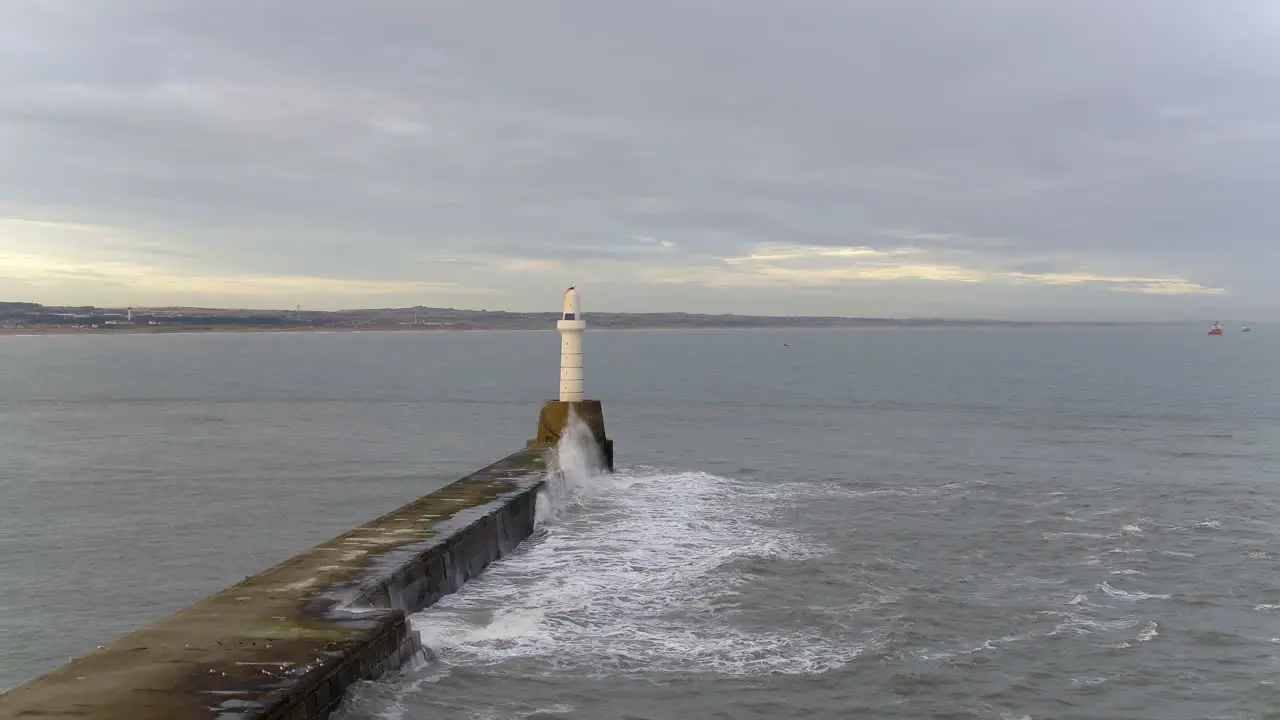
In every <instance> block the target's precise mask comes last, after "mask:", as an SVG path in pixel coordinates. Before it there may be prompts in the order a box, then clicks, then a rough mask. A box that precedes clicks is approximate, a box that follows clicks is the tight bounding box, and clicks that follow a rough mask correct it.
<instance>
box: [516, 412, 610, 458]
mask: <svg viewBox="0 0 1280 720" xmlns="http://www.w3.org/2000/svg"><path fill="white" fill-rule="evenodd" d="M570 412H572V413H573V414H574V415H576V416H577V417H578V419H579V420H581V421H582V423H583V424H584V425H586V426H587V429H588V430H590V431H591V436H592V437H593V438H595V441H596V445H597V446H598V447H599V448H600V453H601V455H602V457H603V458H604V462H605V467H607V468H609V471H610V472H612V471H613V441H612V440H610V439H609V438H608V436H607V435H605V432H604V406H602V405H601V404H600V401H599V400H579V401H576V402H566V401H564V400H548V401H547V402H546V403H545V404H544V405H543V406H542V411H541V412H539V413H538V434H537V436H536V437H534V438H533V439H532V440H530V441H529V442H528V443H527V447H530V448H550V447H555V445H556V443H558V442H560V436H561V435H564V431H565V428H567V427H568V426H569V414H570Z"/></svg>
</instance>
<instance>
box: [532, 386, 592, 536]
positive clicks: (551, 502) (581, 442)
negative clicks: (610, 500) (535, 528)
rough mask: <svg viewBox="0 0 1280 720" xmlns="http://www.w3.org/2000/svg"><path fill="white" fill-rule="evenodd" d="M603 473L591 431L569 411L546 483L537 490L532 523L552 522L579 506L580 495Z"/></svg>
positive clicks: (575, 414) (581, 496)
mask: <svg viewBox="0 0 1280 720" xmlns="http://www.w3.org/2000/svg"><path fill="white" fill-rule="evenodd" d="M604 473H605V462H604V455H603V454H602V453H601V451H600V446H599V444H597V443H596V440H595V437H594V436H593V435H592V434H591V429H590V428H588V427H587V425H586V423H584V422H582V419H581V418H579V417H578V415H577V413H575V412H574V411H573V409H572V408H570V409H569V419H568V422H566V423H565V429H564V433H563V434H562V435H561V436H560V442H558V443H556V449H555V452H554V453H553V454H552V457H551V459H550V462H549V469H548V471H547V481H546V482H545V483H543V486H542V489H541V490H539V491H538V496H537V501H536V503H535V506H534V524H535V525H543V524H545V523H548V522H551V521H553V520H555V519H556V518H557V517H558V516H559V515H560V513H561V512H563V511H564V510H565V509H566V508H568V507H571V506H573V505H576V504H580V503H581V502H582V500H583V497H584V494H585V493H587V492H589V491H590V490H591V489H592V487H593V484H594V483H595V482H597V481H599V480H601V479H602V477H603V475H604Z"/></svg>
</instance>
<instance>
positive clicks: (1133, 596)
mask: <svg viewBox="0 0 1280 720" xmlns="http://www.w3.org/2000/svg"><path fill="white" fill-rule="evenodd" d="M1098 589H1099V590H1101V591H1102V592H1104V593H1106V594H1107V595H1109V596H1110V597H1113V598H1119V599H1121V600H1129V601H1133V602H1136V601H1138V600H1168V599H1169V595H1165V594H1157V593H1144V592H1137V591H1130V590H1121V589H1119V588H1115V587H1112V586H1111V583H1109V582H1106V581H1103V582H1101V583H1098Z"/></svg>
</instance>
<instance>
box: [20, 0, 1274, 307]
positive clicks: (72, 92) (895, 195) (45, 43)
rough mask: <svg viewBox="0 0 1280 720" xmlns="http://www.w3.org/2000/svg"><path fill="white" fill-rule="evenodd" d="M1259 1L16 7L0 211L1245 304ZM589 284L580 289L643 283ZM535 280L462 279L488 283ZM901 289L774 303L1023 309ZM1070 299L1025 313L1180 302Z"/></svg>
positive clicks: (417, 253)
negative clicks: (1147, 285)
mask: <svg viewBox="0 0 1280 720" xmlns="http://www.w3.org/2000/svg"><path fill="white" fill-rule="evenodd" d="M1272 8H1273V6H1272V4H1270V3H1268V2H1265V1H1264V0H1255V1H1253V2H1246V1H1240V2H1225V3H1214V4H1206V3H1202V2H1192V1H1185V0H1130V1H1128V2H1126V3H1123V4H1116V3H1108V2H1104V1H1103V0H1088V1H1086V2H1078V1H1074V0H1073V1H1068V0H1046V1H1044V2H1037V3H1025V2H1016V1H1014V0H971V1H970V2H965V3H945V2H931V1H928V0H894V1H892V2H891V1H889V0H885V1H884V2H870V3H847V2H836V1H835V0H831V1H829V2H823V1H819V0H798V1H797V2H788V3H780V2H765V1H764V0H741V1H739V2H735V3H724V2H712V1H711V0H684V1H679V2H678V1H676V0H655V1H654V2H646V3H585V2H568V1H567V0H565V1H551V0H549V1H548V2H542V3H536V4H535V3H518V2H506V3H498V2H477V3H411V2H393V1H392V0H371V1H370V2H365V3H346V2H338V1H337V0H315V1H313V2H306V3H303V2H297V1H286V0H262V1H261V2H256V3H237V4H234V5H229V4H227V3H225V2H215V1H214V0H188V1H186V2H181V3H174V2H163V1H161V0H97V1H94V2H90V1H87V0H85V1H77V2H71V1H69V0H59V1H56V2H36V1H35V0H18V1H17V2H16V3H14V4H13V5H12V8H11V9H10V10H9V11H8V14H9V16H10V18H9V19H10V20H12V22H9V23H6V25H7V26H8V27H9V30H7V31H5V30H0V151H3V153H4V157H5V162H4V163H3V164H0V197H2V198H4V200H3V202H0V214H4V213H8V214H10V215H12V216H16V217H24V216H28V215H30V214H32V213H36V214H41V215H42V217H46V219H48V218H47V216H49V215H53V216H54V219H57V218H63V219H67V220H73V221H92V222H102V223H106V224H115V225H120V226H126V227H130V228H135V229H137V230H138V231H139V232H143V233H147V234H148V236H149V237H153V238H155V237H159V238H161V239H162V240H163V242H164V243H166V244H167V245H168V246H169V247H171V248H172V251H173V252H175V253H178V255H175V256H174V258H175V260H174V262H179V263H181V262H183V258H186V262H188V263H189V264H191V265H193V266H197V265H198V266H199V267H201V268H204V269H214V270H222V271H227V272H233V271H240V272H255V273H284V272H303V273H307V274H316V275H323V274H334V273H341V274H344V276H349V277H360V278H369V279H373V278H377V277H388V278H400V277H403V275H404V274H405V273H406V272H408V270H407V268H414V267H415V263H421V262H423V261H424V259H430V258H437V257H452V258H454V259H455V260H462V261H464V262H463V263H462V264H454V265H452V266H449V267H447V268H446V267H445V266H446V265H448V264H447V263H438V262H429V263H427V264H425V265H424V266H422V267H417V268H415V269H413V270H412V272H413V273H415V275H414V277H421V278H425V279H432V280H435V279H442V278H443V277H444V276H447V275H450V274H457V273H463V274H465V275H466V277H468V278H469V279H472V280H476V279H478V278H481V277H483V275H484V274H485V272H489V271H493V272H496V270H492V268H495V267H496V263H497V260H496V259H497V258H501V257H504V256H505V257H523V258H531V259H543V260H551V259H556V258H559V257H564V256H566V255H568V254H572V255H573V256H574V257H575V258H578V259H580V260H582V261H584V262H589V261H595V260H598V261H607V262H623V263H639V264H647V265H650V266H667V265H672V264H679V263H681V262H696V263H701V262H710V261H714V260H715V259H716V258H724V257H732V256H737V255H742V254H746V253H748V252H749V251H750V248H751V247H752V246H753V245H755V244H760V243H794V244H810V245H833V246H840V245H859V246H869V247H875V248H880V249H892V248H894V247H903V246H910V247H915V248H921V249H924V250H926V251H928V252H930V253H932V257H933V258H935V259H936V260H938V261H957V262H958V261H961V260H963V261H965V262H970V263H985V264H986V265H987V266H991V267H995V268H1004V269H1010V268H1052V270H1053V271H1054V272H1068V271H1071V270H1072V269H1083V270H1088V271H1093V272H1097V271H1099V270H1100V269H1106V268H1108V267H1116V268H1121V269H1122V271H1123V272H1124V273H1137V272H1146V273H1149V274H1152V275H1156V276H1164V275H1169V274H1177V275H1183V276H1186V277H1188V278H1189V279H1191V280H1192V281H1195V282H1204V283H1209V284H1214V285H1217V286H1223V287H1228V288H1229V289H1230V290H1231V291H1232V293H1233V297H1234V298H1235V300H1234V301H1235V302H1241V303H1253V304H1255V305H1258V304H1265V303H1266V302H1269V298H1268V297H1267V295H1266V293H1267V292H1268V290H1269V287H1270V283H1269V278H1270V277H1271V276H1273V275H1274V273H1275V271H1276V270H1277V269H1280V268H1277V267H1276V265H1277V264H1280V258H1278V257H1277V255H1280V254H1277V253H1275V252H1274V250H1272V248H1274V247H1275V244H1274V243H1275V241H1274V238H1275V237H1277V233H1280V217H1278V216H1277V213H1280V210H1276V209H1274V208H1275V207H1277V205H1276V203H1274V202H1273V200H1272V198H1273V197H1274V196H1275V194H1276V190H1277V189H1280V166H1277V165H1276V164H1275V163H1274V162H1271V161H1270V160H1268V158H1269V157H1274V156H1275V155H1274V154H1275V153H1276V151H1277V150H1280V142H1278V141H1280V98H1278V97H1277V96H1276V95H1275V94H1274V93H1271V92H1270V91H1269V88H1270V87H1271V86H1273V85H1274V82H1275V80H1276V79H1277V77H1276V76H1277V74H1278V73H1280V50H1277V49H1276V48H1278V47H1280V44H1277V42H1276V41H1277V39H1280V37H1277V35H1278V33H1277V15H1276V14H1275V13H1274V11H1273V10H1272ZM634 236H647V237H653V238H657V239H660V240H665V241H668V242H670V243H674V245H675V248H676V250H675V251H664V252H656V251H650V250H648V249H643V248H642V245H641V244H637V243H636V242H635V241H634V240H632V239H630V238H633V237H634ZM468 254H470V257H467V256H468ZM459 268H461V269H459ZM1117 272H1120V271H1119V270H1118V271H1117ZM618 280H619V281H618V282H617V283H611V285H612V287H603V288H601V290H600V292H602V293H605V294H606V297H605V298H603V299H602V300H603V301H604V302H605V304H606V305H607V304H608V303H609V302H612V301H613V300H610V296H609V295H608V293H610V292H612V293H614V295H613V296H612V297H614V298H616V301H617V302H618V303H621V304H627V303H635V302H637V298H641V297H644V296H645V294H646V292H648V294H649V295H650V296H652V294H653V293H654V291H652V290H649V291H645V290H644V286H643V285H642V284H641V285H637V286H636V287H635V288H633V289H631V290H627V291H623V290H622V289H620V288H622V287H623V286H624V285H625V281H623V280H622V279H618ZM547 282H551V281H549V280H547V279H545V278H541V277H539V278H537V279H523V278H522V276H520V275H518V274H517V275H513V276H511V277H504V278H501V279H497V280H495V285H496V286H503V287H511V288H513V289H512V290H511V291H510V293H511V294H510V298H511V300H512V302H513V303H514V302H522V301H524V300H523V298H531V297H532V293H533V292H534V291H535V289H537V291H539V292H541V290H542V288H543V287H544V285H545V284H546V283H547ZM902 287H904V288H905V287H906V286H905V285H903V286H902ZM923 288H924V289H921V288H915V287H913V288H912V289H910V290H909V291H904V292H898V293H897V294H894V293H895V291H893V290H891V289H890V290H883V289H876V290H874V291H872V290H869V289H865V288H863V289H858V288H850V287H842V288H837V289H829V290H823V291H820V292H819V291H806V292H818V295H817V296H815V299H812V300H805V301H803V302H804V303H808V305H806V307H810V309H809V310H807V311H810V312H812V311H815V310H814V308H816V307H818V306H820V305H821V304H822V303H823V302H825V303H827V304H828V306H829V309H828V310H827V311H826V312H836V311H840V312H853V311H856V309H854V308H848V309H846V310H838V309H839V308H841V307H845V306H846V305H847V302H846V301H851V300H852V299H853V298H859V302H866V303H873V304H876V305H877V307H882V308H883V309H881V310H879V311H880V312H886V313H888V312H896V311H899V310H898V309H897V307H898V306H895V305H894V304H893V303H895V302H897V303H903V305H902V307H908V306H909V304H910V303H916V305H917V306H918V307H921V308H924V307H926V306H931V305H930V303H929V302H925V301H924V300H921V297H922V294H928V293H935V294H936V297H938V298H942V297H952V296H954V297H955V298H957V299H955V300H954V301H952V300H948V301H947V303H961V304H963V303H964V302H965V300H964V298H966V297H968V298H970V299H971V302H972V303H973V304H974V305H973V306H974V307H982V308H986V307H988V305H984V303H988V304H990V303H995V304H996V306H998V303H999V302H1003V301H1004V300H1006V299H1008V298H1012V297H1018V298H1027V297H1029V296H1028V295H1026V293H1027V292H1029V291H1028V290H1026V289H1025V288H1021V289H1013V290H1010V291H1008V293H1013V295H1010V294H1008V293H1006V292H1005V291H999V292H995V291H991V292H987V291H982V292H979V291H978V290H976V289H974V288H972V287H957V288H943V287H941V286H938V285H936V284H934V285H928V284H926V285H925V286H923ZM661 292H662V293H664V294H671V293H674V294H675V295H676V296H679V295H680V293H688V294H689V295H688V297H689V299H690V300H689V301H690V302H700V303H705V304H707V307H708V308H709V309H721V310H725V309H737V308H741V309H743V310H744V311H765V310H775V309H777V308H775V307H773V306H774V304H775V303H774V301H773V300H760V299H757V298H754V297H748V296H747V294H746V293H744V294H739V295H734V294H732V293H730V291H722V292H721V294H719V295H705V294H703V295H699V294H697V293H700V292H702V291H697V290H695V289H691V288H686V289H681V288H663V289H662V291H661ZM521 293H524V294H523V295H522V294H521ZM823 293H825V294H823ZM1019 293H1021V294H1019ZM1039 297H1042V298H1048V297H1051V295H1043V294H1042V295H1041V296H1039ZM1089 297H1091V298H1094V299H1093V300H1088V298H1089ZM1072 298H1073V299H1071V300H1070V302H1068V301H1067V300H1066V299H1062V298H1058V299H1056V300H1055V302H1061V303H1065V304H1064V305H1063V306H1064V307H1075V304H1077V303H1080V302H1084V303H1086V304H1087V303H1088V302H1094V303H1096V304H1107V303H1116V304H1125V305H1126V306H1127V307H1134V308H1137V309H1140V310H1143V311H1146V310H1147V309H1149V304H1150V303H1152V302H1157V301H1159V302H1163V303H1165V304H1168V303H1170V302H1182V300H1170V299H1169V298H1161V299H1158V300H1152V299H1151V298H1139V297H1135V298H1131V297H1116V296H1114V295H1107V294H1105V293H1097V292H1095V293H1093V295H1090V296H1087V297H1086V299H1085V300H1078V299H1075V296H1072ZM459 302H464V301H463V300H460V301H459ZM797 302H800V301H797ZM938 302H941V301H938ZM1197 302H1199V301H1197ZM597 304H599V301H597ZM934 304H936V303H934ZM943 304H946V303H943ZM712 305H715V307H711V306H712ZM766 306H767V307H766ZM811 306H812V307H811ZM1185 307H1191V305H1185ZM637 309H640V308H637ZM782 311H785V310H782ZM868 311H870V310H868ZM901 312H911V311H910V310H903V311H901Z"/></svg>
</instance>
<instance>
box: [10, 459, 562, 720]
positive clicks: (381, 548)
mask: <svg viewBox="0 0 1280 720" xmlns="http://www.w3.org/2000/svg"><path fill="white" fill-rule="evenodd" d="M548 459H549V454H548V451H547V449H545V448H540V447H533V448H528V449H526V450H522V451H520V452H518V453H515V454H513V455H510V456H508V457H507V458H504V459H503V460H501V461H499V462H497V463H494V464H493V465H490V466H489V467H486V468H484V469H482V470H480V471H478V472H476V473H473V474H472V475H469V476H467V477H466V478H463V479H462V480H459V481H457V482H455V483H453V484H451V485H448V486H446V487H445V488H442V489H441V490H439V491H437V492H434V493H432V494H430V495H427V496H425V497H423V498H421V499H419V500H416V501H414V502H412V503H409V504H408V505H405V506H404V507H402V508H400V509H398V510H396V511H394V512H391V513H389V514H387V515H384V516H382V517H380V518H378V519H376V520H374V521H372V522H369V523H367V524H365V525H363V526H361V527H359V528H357V529H355V530H352V531H351V532H348V533H346V534H344V535H340V536H338V537H336V538H334V539H332V540H330V541H328V542H326V543H323V544H321V545H318V546H316V547H314V548H312V549H311V550H308V551H306V552H304V553H302V554H300V555H298V556H296V557H293V558H291V559H289V560H286V561H285V562H283V563H280V564H279V565H276V566H275V567H273V568H270V569H269V570H266V571H265V572H263V573H260V574H258V575H255V576H253V577H249V578H246V579H245V580H244V581H243V582H240V583H238V584H236V585H234V586H232V587H230V588H227V589H226V590H223V591H222V592H219V593H217V594H215V595H213V596H210V597H208V598H206V599H204V600H201V601H199V602H197V603H195V604H193V605H190V606H188V607H186V608H184V609H182V610H180V611H178V612H177V613H174V614H173V615H170V616H169V617H166V618H164V619H162V620H160V621H158V622H156V623H154V624H152V625H150V626H147V627H145V628H142V629H141V630H138V631H137V632H135V633H133V634H130V635H128V636H126V637H124V638H121V639H120V640H118V641H116V642H114V643H112V644H110V645H108V646H106V647H104V648H102V649H99V650H97V651H95V652H93V653H90V654H88V655H86V656H84V657H82V658H80V659H77V660H74V661H72V662H71V663H69V664H67V665H65V666H63V667H61V668H59V669H58V670H55V671H54V672H52V673H50V674H48V675H46V676H44V677H41V678H38V679H36V680H34V681H32V682H30V683H27V684H26V685H23V686H21V687H18V688H16V689H14V690H12V691H10V692H8V693H6V694H4V695H0V718H5V719H6V720H7V719H9V718H14V719H17V718H53V717H72V716H74V717H79V718H95V719H96V718H102V719H104V720H106V719H111V720H116V719H119V720H126V719H129V720H152V719H153V718H154V719H156V720H159V719H160V718H166V719H172V718H183V719H185V718H210V719H217V720H248V719H250V718H254V719H256V718H262V719H264V720H265V719H270V720H276V719H282V720H283V719H286V718H287V719H289V720H292V719H294V718H298V719H307V720H310V719H312V718H323V717H326V716H327V715H328V714H329V713H330V712H331V711H332V710H334V709H335V708H336V707H337V705H338V704H339V703H340V702H341V699H342V695H343V693H344V692H345V690H346V689H347V688H348V687H349V686H350V685H351V684H352V683H354V682H357V681H359V680H364V679H373V678H377V677H378V676H380V675H382V674H383V673H385V672H387V671H391V670H395V669H398V668H399V667H400V666H401V665H402V664H404V663H405V662H406V661H408V660H410V659H411V658H412V657H413V656H414V655H415V654H418V653H420V652H421V651H422V649H421V647H420V646H419V645H418V640H417V635H416V633H414V632H413V631H412V630H411V629H410V628H409V624H408V619H407V616H408V615H410V614H412V613H414V612H417V611H419V610H421V609H423V608H425V607H427V606H429V605H431V604H432V603H434V602H435V601H436V600H438V599H439V598H440V597H442V596H443V595H446V594H448V593H450V592H453V591H455V590H456V589H457V588H458V587H460V586H461V585H462V584H463V583H465V582H466V581H467V580H469V579H470V578H472V577H475V576H476V575H477V574H479V573H480V572H481V571H482V570H483V569H484V568H485V567H486V566H487V565H488V564H489V563H491V562H493V561H494V560H496V559H498V558H500V557H502V556H503V555H505V554H507V553H509V552H511V550H513V549H514V548H515V547H516V546H517V545H518V544H519V543H520V542H521V541H522V540H524V539H525V538H527V537H528V536H529V535H530V534H531V533H532V532H533V528H534V513H535V505H536V495H537V492H538V490H539V488H540V487H541V486H542V484H543V482H544V480H545V478H546V476H547V470H548Z"/></svg>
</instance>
